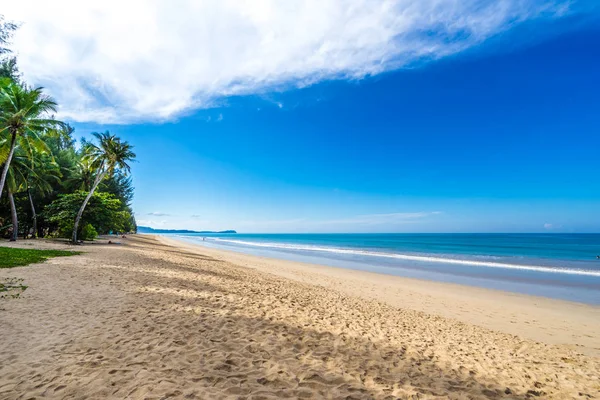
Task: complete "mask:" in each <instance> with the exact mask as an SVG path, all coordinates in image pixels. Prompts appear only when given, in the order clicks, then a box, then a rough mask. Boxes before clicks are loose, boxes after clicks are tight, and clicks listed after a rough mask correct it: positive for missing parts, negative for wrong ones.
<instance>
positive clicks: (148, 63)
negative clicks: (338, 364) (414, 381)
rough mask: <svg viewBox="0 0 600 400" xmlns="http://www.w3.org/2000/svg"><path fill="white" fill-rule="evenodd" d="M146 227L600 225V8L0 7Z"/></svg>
mask: <svg viewBox="0 0 600 400" xmlns="http://www.w3.org/2000/svg"><path fill="white" fill-rule="evenodd" d="M0 10H2V12H3V13H4V15H5V17H6V18H7V19H9V20H13V21H17V22H19V23H20V24H21V26H20V28H19V30H18V32H17V33H16V35H15V37H14V40H13V50H14V51H15V53H16V54H17V57H18V61H19V67H20V69H21V71H22V73H23V75H24V78H25V79H26V80H27V82H29V83H31V84H33V85H36V86H37V85H41V86H44V87H45V88H46V90H47V91H48V92H49V93H50V94H51V95H52V96H54V97H55V98H56V100H57V101H58V102H59V104H60V109H59V115H58V116H59V117H60V118H62V119H64V120H66V121H68V122H69V123H71V124H72V125H73V126H74V127H75V128H76V134H77V135H78V136H80V137H89V133H91V132H95V131H106V130H108V131H110V132H112V133H115V134H117V135H119V136H121V137H123V138H124V139H125V140H128V141H129V142H130V143H132V144H133V145H134V146H135V151H136V153H137V156H138V157H137V162H136V163H135V164H134V165H133V169H132V173H133V182H134V185H135V188H136V190H135V199H134V202H133V207H134V211H135V214H136V219H137V221H138V224H139V225H144V226H151V227H154V228H170V229H196V230H201V229H202V230H204V229H210V230H224V229H236V230H238V231H239V232H600V184H599V180H598V176H599V173H600V95H599V93H600V73H599V71H600V47H599V45H598V43H600V6H599V5H597V4H596V2H595V1H583V0H580V1H577V0H572V1H562V0H560V1H559V0H556V1H535V0H498V1H482V0H480V1H474V0H473V1H469V0H464V1H456V0H396V1H391V0H390V1H373V0H364V1H363V0H319V1H312V0H305V1H289V2H281V1H274V0H273V1H270V0H253V1H242V0H231V1H227V0H225V1H204V2H197V1H192V0H189V1H184V0H182V1H180V2H178V7H173V6H172V5H171V3H170V2H168V1H166V0H148V1H146V0H144V1H141V0H140V1H134V0H132V1H127V2H123V1H118V2H117V1H111V0H108V1H103V2H91V1H90V2H81V1H79V2H77V1H62V0H57V1H53V2H46V1H41V0H39V1H33V0H22V1H19V2H15V1H10V2H9V1H6V0H0Z"/></svg>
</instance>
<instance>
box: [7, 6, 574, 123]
mask: <svg viewBox="0 0 600 400" xmlns="http://www.w3.org/2000/svg"><path fill="white" fill-rule="evenodd" d="M0 2H1V3H2V8H1V10H2V12H3V13H4V14H5V15H6V17H7V18H9V19H13V20H17V21H22V22H23V25H22V27H21V29H20V30H19V31H18V32H17V35H16V36H15V41H14V49H15V50H16V51H17V53H18V56H19V63H20V67H21V70H22V71H23V72H24V75H25V78H26V79H27V81H28V82H30V83H32V84H35V85H43V86H45V87H47V89H48V90H49V92H50V93H51V94H52V95H53V96H55V97H56V99H57V100H58V101H59V103H60V105H61V108H60V114H61V117H62V118H67V119H72V120H75V121H95V122H101V123H108V122H117V123H129V122H136V121H145V120H151V121H160V120H166V119H172V118H174V117H177V116H179V115H181V114H184V113H186V112H190V111H192V110H194V109H198V108H206V107H210V106H212V105H215V104H219V103H221V102H223V100H224V99H226V98H227V97H228V96H231V95H244V94H256V93H264V92H266V91H269V90H274V89H285V88H287V87H290V86H292V87H301V86H306V85H310V84H313V83H316V82H319V81H322V80H325V79H357V78H361V77H364V76H366V75H370V74H377V73H380V72H383V71H386V70H391V69H396V68H400V67H403V66H407V65H410V64H411V63H414V62H415V61H420V60H424V59H426V60H431V59H439V58H441V57H444V56H448V55H451V54H456V53H458V52H461V51H463V50H465V49H467V48H470V47H472V46H475V45H477V44H479V43H481V42H482V41H484V40H486V39H487V38H489V37H491V36H493V35H496V34H498V33H501V32H503V31H506V30H507V29H509V28H510V27H512V26H514V25H515V24H518V23H521V22H523V21H526V20H531V19H535V18H539V17H545V18H554V17H558V16H561V15H564V14H565V13H567V12H568V4H570V3H572V2H571V1H567V0H489V1H481V0H380V1H374V0H303V1H295V0H290V1H281V0H213V1H210V0H208V1H196V0H180V1H177V2H176V4H174V3H173V2H172V1H168V0H127V1H122V0H118V1H117V0H104V1H102V2H99V1H81V0H79V1H77V0H54V1H46V0H19V1H14V0H12V1H8V0H0ZM278 106H279V107H282V106H283V105H278Z"/></svg>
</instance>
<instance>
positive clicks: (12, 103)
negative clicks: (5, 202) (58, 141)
mask: <svg viewBox="0 0 600 400" xmlns="http://www.w3.org/2000/svg"><path fill="white" fill-rule="evenodd" d="M49 112H56V102H55V101H54V100H53V99H52V98H51V97H49V96H46V95H45V94H43V93H42V88H37V89H29V88H27V87H25V86H21V85H18V84H16V83H15V82H13V81H12V80H10V79H2V80H0V135H3V136H6V135H8V137H6V139H9V141H10V143H9V144H7V145H6V144H5V145H4V146H2V147H4V151H0V157H2V158H0V163H1V162H3V163H4V168H3V170H2V175H0V196H1V195H2V191H3V189H4V184H5V182H6V176H7V174H8V169H9V168H10V163H11V161H12V158H13V155H14V152H15V146H16V145H17V144H20V145H21V146H22V147H23V148H26V149H37V150H40V151H44V150H46V149H47V146H46V144H45V143H44V141H43V140H42V139H41V138H40V134H41V133H42V132H44V131H45V130H46V129H48V128H51V127H53V126H56V125H62V123H61V122H59V121H56V120H54V119H50V118H44V117H46V115H47V114H48V113H49Z"/></svg>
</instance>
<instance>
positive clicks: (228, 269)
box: [0, 235, 600, 399]
mask: <svg viewBox="0 0 600 400" xmlns="http://www.w3.org/2000/svg"><path fill="white" fill-rule="evenodd" d="M120 241H121V244H120V245H106V244H94V245H87V246H83V247H81V248H79V247H78V248H77V250H83V251H84V252H85V253H84V254H83V255H81V256H74V257H65V258H55V259H51V260H49V261H48V262H46V263H44V264H38V265H34V266H28V267H21V268H14V269H8V270H0V279H3V278H4V277H19V278H24V279H25V283H26V284H27V285H29V289H27V291H26V292H25V293H24V296H23V298H22V299H14V300H12V299H11V300H7V299H4V300H0V338H1V340H0V399H30V398H61V399H63V398H64V399H104V398H116V399H125V398H130V399H146V398H147V399H167V398H169V399H170V398H181V399H194V398H199V399H212V398H217V399H218V398H232V399H233V398H248V399H250V398H252V399H276V398H350V399H352V398H357V399H359V398H390V399H392V398H409V399H410V398H418V399H428V398H456V399H472V398H512V399H526V398H556V399H565V398H578V399H586V398H590V397H591V396H594V397H596V398H598V397H600V358H598V350H600V349H599V348H600V318H599V316H600V313H599V310H598V308H597V307H591V306H584V305H580V304H575V303H568V302H559V301H554V300H547V299H540V298H535V297H528V296H518V295H511V294H507V293H501V292H494V291H489V290H482V289H475V288H465V287H460V286H455V285H445V284H437V283H432V282H424V281H416V280H408V279H403V278H395V277H387V276H382V275H376V274H368V273H364V272H363V273H359V272H357V271H346V270H342V269H335V268H326V267H316V266H308V265H304V264H299V263H291V262H284V261H274V260H267V259H263V258H258V257H250V256H242V255H236V254H232V253H225V252H218V251H216V250H208V249H203V248H191V247H189V246H185V245H179V244H175V243H172V242H170V241H166V240H164V239H157V238H154V237H150V236H141V235H138V236H131V237H129V238H127V239H120ZM19 245H20V246H30V245H34V246H36V247H52V248H56V247H60V248H65V247H66V246H65V245H64V244H55V243H50V242H44V241H30V242H23V243H21V244H19Z"/></svg>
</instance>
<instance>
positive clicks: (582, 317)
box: [147, 235, 600, 356]
mask: <svg viewBox="0 0 600 400" xmlns="http://www.w3.org/2000/svg"><path fill="white" fill-rule="evenodd" d="M147 236H154V235H147ZM155 237H156V238H158V240H159V241H160V242H162V243H165V244H168V245H171V246H176V247H179V248H181V249H185V250H187V251H192V252H195V253H196V252H197V253H201V254H207V255H210V256H211V257H214V258H217V259H221V260H224V261H227V262H231V263H234V264H237V265H241V266H244V267H248V268H253V269H255V270H258V271H260V272H266V273H270V274H274V275H277V276H280V277H283V278H287V279H292V280H295V281H298V282H302V283H309V284H316V285H320V286H323V287H326V288H331V289H335V290H339V291H342V292H344V293H346V294H348V295H354V296H359V297H361V298H364V299H367V300H377V301H382V302H384V303H387V304H389V305H391V306H394V307H400V308H406V309H410V310H414V311H419V312H424V313H426V314H432V315H439V316H441V317H445V318H452V319H456V320H458V321H461V322H465V323H468V324H473V325H477V326H480V327H483V328H487V329H491V330H495V331H500V332H503V333H507V334H511V335H516V336H520V337H523V338H526V339H530V340H534V341H537V342H542V343H548V344H557V345H566V346H570V347H572V348H573V349H577V350H578V351H583V352H584V353H586V354H591V355H595V356H600V306H596V305H591V304H586V303H578V302H573V301H568V300H560V299H553V298H548V297H541V296H533V295H527V294H521V293H514V292H508V291H502V290H497V289H488V288H482V287H476V286H468V285H461V284H456V283H446V282H438V281H429V280H424V279H417V278H407V277H401V276H397V275H386V274H381V273H377V272H369V271H360V270H354V269H346V268H342V267H335V266H326V265H320V264H311V263H303V262H299V261H289V260H283V259H277V258H269V257H262V256H257V255H250V254H245V253H241V252H235V251H230V250H223V249H215V248H211V247H207V246H203V245H202V244H201V243H197V244H195V243H191V242H188V241H185V240H179V239H176V238H172V237H167V236H161V235H156V236H155ZM573 327H577V330H576V332H573Z"/></svg>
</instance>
